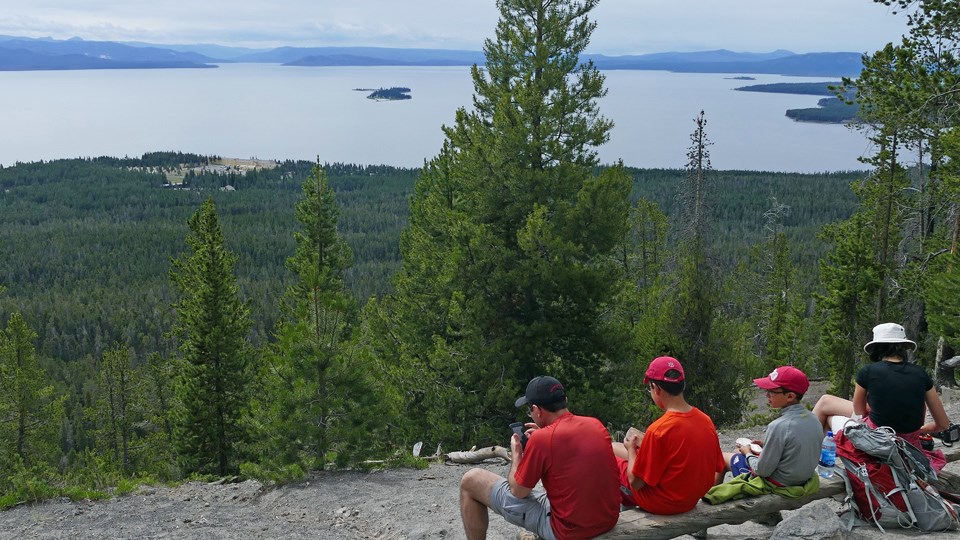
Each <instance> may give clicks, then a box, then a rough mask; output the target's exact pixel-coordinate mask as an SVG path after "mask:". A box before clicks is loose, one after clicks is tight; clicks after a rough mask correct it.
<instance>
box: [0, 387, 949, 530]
mask: <svg viewBox="0 0 960 540" xmlns="http://www.w3.org/2000/svg"><path fill="white" fill-rule="evenodd" d="M823 389H824V385H823V384H822V383H820V384H815V385H814V387H813V388H812V389H811V392H810V393H809V394H808V396H807V397H806V398H804V401H805V402H807V403H809V404H812V403H814V402H815V401H816V398H817V397H819V394H820V393H822V392H823ZM944 403H945V404H946V406H947V412H948V414H949V416H950V418H951V420H953V421H957V420H960V407H958V405H960V392H958V391H955V390H949V389H948V390H945V393H944ZM754 405H755V406H756V407H757V410H756V412H763V411H764V407H766V399H765V398H764V397H763V396H762V394H761V393H760V392H757V398H756V399H755V400H754ZM762 431H763V428H762V426H761V427H758V428H751V429H742V430H731V431H725V432H722V433H721V434H720V439H721V445H722V446H723V447H724V449H732V447H733V441H734V440H735V439H736V438H737V437H741V436H748V437H755V438H762V435H763V433H762ZM482 466H483V467H484V468H487V469H490V470H492V471H494V472H497V473H498V474H501V475H504V474H506V472H507V470H508V467H507V465H506V464H504V463H485V464H483V465H482ZM948 467H950V468H951V470H953V472H957V473H960V462H958V463H953V464H951V465H949V466H948ZM469 468H470V466H467V465H443V464H435V465H432V466H431V467H430V468H429V469H425V470H410V469H399V470H396V469H395V470H386V471H377V472H349V471H347V472H321V473H317V474H316V475H314V476H312V477H311V478H309V479H308V480H304V481H303V482H300V483H298V484H295V485H288V486H284V487H282V488H265V487H263V486H261V485H260V484H259V483H258V482H255V481H246V482H242V483H238V484H226V485H218V484H206V483H197V482H193V483H188V484H184V485H181V486H178V487H175V488H168V487H149V486H147V487H142V488H140V489H139V490H138V491H136V492H134V493H133V494H130V495H126V496H123V497H118V498H114V499H110V500H105V501H80V502H72V501H69V500H66V499H62V500H53V501H48V502H45V503H41V504H36V505H24V506H19V507H16V508H12V509H10V510H7V511H5V512H0V540H7V539H10V540H12V539H24V538H38V539H95V538H96V539H103V538H111V539H134V538H136V539H174V538H175V539H241V540H264V539H274V538H276V539H280V538H283V539H293V540H300V539H308V538H309V539H317V538H319V539H329V540H352V539H383V540H387V539H397V540H400V539H434V538H443V539H454V540H459V539H462V538H464V533H463V529H462V527H461V525H460V515H459V507H458V502H457V499H458V486H459V481H460V477H461V476H462V475H463V473H464V472H466V471H467V470H468V469H469ZM772 531H773V528H772V527H768V526H764V525H758V524H755V523H746V524H743V525H738V526H722V527H714V528H711V529H710V530H709V537H710V538H715V539H723V538H730V539H734V538H736V539H738V540H743V539H746V538H768V537H769V536H770V534H771V532H772ZM516 533H517V528H516V527H513V526H511V525H508V524H506V522H504V521H503V520H502V519H501V518H500V517H499V516H496V515H491V518H490V532H489V536H488V537H489V538H491V539H501V538H503V539H507V538H514V537H515V536H516ZM856 533H857V534H856V536H857V537H859V538H872V537H876V538H879V537H880V536H879V532H878V531H875V530H867V529H866V528H863V527H861V528H858V529H857V530H856ZM891 534H892V535H893V536H894V537H896V536H915V535H917V533H902V532H899V531H894V532H892V533H891V532H888V534H887V535H886V536H887V537H889V536H891ZM937 537H942V538H952V539H956V538H957V533H944V534H942V535H924V538H925V539H926V538H937ZM688 538H689V537H688Z"/></svg>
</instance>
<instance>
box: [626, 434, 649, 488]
mask: <svg viewBox="0 0 960 540" xmlns="http://www.w3.org/2000/svg"><path fill="white" fill-rule="evenodd" d="M638 433H639V434H638V435H634V436H633V437H630V438H628V439H626V440H624V441H623V445H624V446H626V447H627V480H628V481H629V482H630V487H632V488H633V489H635V490H637V491H640V490H641V489H642V488H643V486H645V485H647V483H646V482H644V481H643V479H642V478H639V477H637V476H634V474H633V465H634V463H636V462H637V450H639V449H640V441H641V440H643V433H640V432H638Z"/></svg>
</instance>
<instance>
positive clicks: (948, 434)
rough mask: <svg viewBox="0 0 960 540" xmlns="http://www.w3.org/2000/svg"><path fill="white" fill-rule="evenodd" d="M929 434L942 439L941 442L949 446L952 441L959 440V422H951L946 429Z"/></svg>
mask: <svg viewBox="0 0 960 540" xmlns="http://www.w3.org/2000/svg"><path fill="white" fill-rule="evenodd" d="M930 435H931V436H933V437H936V438H938V439H940V440H941V441H943V444H945V445H947V446H951V445H952V444H953V443H955V442H957V441H960V424H951V425H950V427H948V428H947V429H945V430H943V431H938V432H936V433H931V434H930Z"/></svg>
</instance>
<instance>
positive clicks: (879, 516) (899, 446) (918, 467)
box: [836, 423, 960, 531]
mask: <svg viewBox="0 0 960 540" xmlns="http://www.w3.org/2000/svg"><path fill="white" fill-rule="evenodd" d="M836 443H837V458H838V459H839V460H840V462H841V463H843V468H844V470H843V471H841V472H840V476H841V477H842V478H843V480H844V483H845V484H846V488H847V497H846V498H845V499H844V506H846V507H848V508H850V509H852V510H853V512H848V513H847V519H846V520H845V525H846V527H847V529H848V530H849V529H851V528H852V527H853V525H854V523H853V518H854V517H859V518H860V519H861V520H863V521H867V522H873V523H875V524H876V525H877V527H878V528H879V529H880V530H881V531H883V526H882V525H881V521H882V522H883V523H886V524H887V525H888V526H889V525H890V524H897V525H899V526H900V527H903V528H917V529H919V530H921V531H947V530H952V529H956V528H958V527H960V518H958V512H957V508H955V507H954V506H953V505H952V504H950V503H949V502H947V501H945V500H944V499H943V497H942V496H940V493H939V492H938V491H937V489H936V488H934V487H933V486H931V485H930V482H934V481H936V479H937V473H936V471H934V470H933V469H932V468H931V467H930V463H929V461H928V460H927V457H926V456H925V455H924V454H923V452H922V451H920V449H918V448H917V447H915V446H913V445H912V444H910V443H908V442H907V441H905V440H903V439H902V438H900V437H898V436H897V434H896V432H894V431H893V430H892V429H891V428H888V427H878V428H876V429H871V428H870V426H868V425H866V424H862V423H848V424H847V425H846V426H845V427H844V428H843V432H842V433H840V434H837V438H836ZM853 514H856V515H853Z"/></svg>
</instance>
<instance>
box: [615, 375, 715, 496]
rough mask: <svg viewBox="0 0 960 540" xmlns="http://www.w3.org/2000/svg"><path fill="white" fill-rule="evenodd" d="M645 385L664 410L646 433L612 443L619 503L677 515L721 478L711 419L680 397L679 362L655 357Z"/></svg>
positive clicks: (629, 434)
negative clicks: (618, 479) (619, 490)
mask: <svg viewBox="0 0 960 540" xmlns="http://www.w3.org/2000/svg"><path fill="white" fill-rule="evenodd" d="M643 383H644V384H649V390H650V397H651V398H653V402H654V403H656V404H657V406H658V407H660V408H661V409H663V411H664V412H663V416H661V417H660V418H658V419H657V420H656V421H654V422H653V423H652V424H650V427H649V428H647V431H646V433H641V432H639V431H637V430H633V429H632V428H631V430H630V431H629V432H628V433H627V437H626V438H625V439H624V442H623V443H622V444H621V443H614V444H613V449H614V453H616V454H617V465H618V467H619V470H620V485H621V493H622V495H623V501H622V502H623V503H624V504H625V505H627V506H639V507H640V508H641V509H643V510H644V511H646V512H650V513H652V514H679V513H681V512H686V511H688V510H692V509H693V507H694V506H696V505H697V501H699V500H700V498H701V497H703V495H704V494H705V493H706V492H707V491H708V490H709V489H710V488H711V487H712V486H713V485H714V484H716V483H718V482H719V481H720V479H722V475H723V472H724V468H725V462H724V460H723V453H722V452H721V451H720V440H719V438H718V437H717V430H716V428H715V427H714V425H713V420H711V419H710V417H709V416H707V415H706V414H704V413H703V412H702V411H700V409H697V408H696V407H694V406H692V405H690V404H688V403H687V401H686V399H684V397H683V389H684V386H685V383H684V376H683V366H682V365H680V361H679V360H677V359H676V358H672V357H669V356H661V357H659V358H654V359H653V361H651V362H650V366H649V367H648V368H647V371H646V376H645V377H644V379H643Z"/></svg>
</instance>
